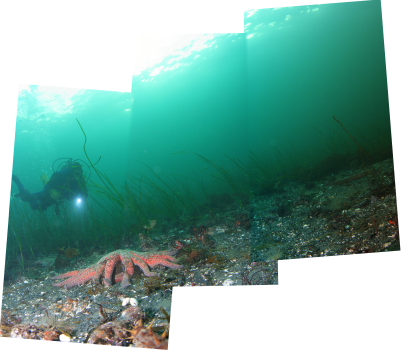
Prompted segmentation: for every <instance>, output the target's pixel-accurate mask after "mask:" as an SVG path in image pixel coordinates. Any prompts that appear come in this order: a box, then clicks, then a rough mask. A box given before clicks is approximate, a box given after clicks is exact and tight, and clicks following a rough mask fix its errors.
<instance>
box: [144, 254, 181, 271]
mask: <svg viewBox="0 0 401 350" xmlns="http://www.w3.org/2000/svg"><path fill="white" fill-rule="evenodd" d="M170 258H172V259H169V260H173V261H175V260H176V259H174V258H173V257H170ZM144 260H145V262H146V263H147V264H148V265H149V266H150V267H155V266H157V265H162V266H166V267H170V268H172V269H181V268H182V267H183V266H182V265H178V264H174V263H172V262H170V261H168V260H167V259H164V258H162V257H159V256H150V257H148V258H144Z"/></svg>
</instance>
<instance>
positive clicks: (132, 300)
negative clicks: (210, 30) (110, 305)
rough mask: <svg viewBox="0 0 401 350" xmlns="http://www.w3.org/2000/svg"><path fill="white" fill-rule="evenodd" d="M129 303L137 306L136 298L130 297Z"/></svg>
mask: <svg viewBox="0 0 401 350" xmlns="http://www.w3.org/2000/svg"><path fill="white" fill-rule="evenodd" d="M129 303H130V304H131V305H132V306H138V300H136V299H135V298H130V300H129Z"/></svg>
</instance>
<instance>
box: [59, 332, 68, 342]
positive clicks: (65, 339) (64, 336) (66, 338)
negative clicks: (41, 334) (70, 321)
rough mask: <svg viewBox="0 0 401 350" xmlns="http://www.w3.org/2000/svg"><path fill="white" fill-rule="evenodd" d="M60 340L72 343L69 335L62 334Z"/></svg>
mask: <svg viewBox="0 0 401 350" xmlns="http://www.w3.org/2000/svg"><path fill="white" fill-rule="evenodd" d="M58 338H59V339H60V341H63V342H69V341H71V338H70V337H69V336H68V335H65V334H63V333H61V334H60V335H59V337H58Z"/></svg>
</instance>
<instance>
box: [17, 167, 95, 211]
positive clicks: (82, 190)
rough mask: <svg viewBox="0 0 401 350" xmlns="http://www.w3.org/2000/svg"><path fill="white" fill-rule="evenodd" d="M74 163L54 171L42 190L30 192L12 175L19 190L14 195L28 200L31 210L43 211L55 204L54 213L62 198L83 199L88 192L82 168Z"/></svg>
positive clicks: (25, 200)
mask: <svg viewBox="0 0 401 350" xmlns="http://www.w3.org/2000/svg"><path fill="white" fill-rule="evenodd" d="M75 164H77V163H73V164H72V165H70V166H68V167H66V168H65V169H62V170H60V171H56V172H54V173H53V175H52V176H51V178H50V180H49V182H47V184H46V185H45V187H44V188H43V190H42V191H40V192H36V193H30V192H29V191H28V190H27V189H26V188H25V187H24V185H23V184H22V183H21V181H20V179H19V178H18V177H17V176H15V175H13V176H12V179H13V181H14V182H15V184H16V185H17V187H18V190H19V193H18V194H17V195H16V197H20V198H21V200H23V201H24V202H28V203H29V204H30V206H31V208H32V209H33V210H41V211H44V210H46V209H47V208H48V207H50V206H52V205H56V213H57V212H58V205H59V203H60V202H61V201H63V200H64V199H67V200H71V199H75V198H78V197H81V198H82V199H85V198H86V197H87V196H88V194H87V191H86V186H85V181H84V179H83V175H82V168H81V166H80V164H79V163H78V165H75ZM52 194H53V195H52ZM55 197H57V198H55Z"/></svg>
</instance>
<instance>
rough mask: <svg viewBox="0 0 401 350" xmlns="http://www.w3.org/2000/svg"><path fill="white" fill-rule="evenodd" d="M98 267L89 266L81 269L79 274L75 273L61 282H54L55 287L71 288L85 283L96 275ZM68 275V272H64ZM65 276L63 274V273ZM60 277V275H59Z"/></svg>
mask: <svg viewBox="0 0 401 350" xmlns="http://www.w3.org/2000/svg"><path fill="white" fill-rule="evenodd" d="M96 273H97V271H96V268H95V267H94V266H89V267H87V268H86V269H82V270H79V274H75V275H73V276H72V277H70V278H68V279H66V280H65V281H62V282H59V283H53V286H55V287H65V288H66V289H69V288H71V287H74V286H76V285H78V284H84V283H85V282H87V281H89V280H90V279H91V278H93V277H95V276H96ZM64 275H66V274H64ZM61 276H63V275H61ZM57 277H60V276H57Z"/></svg>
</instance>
